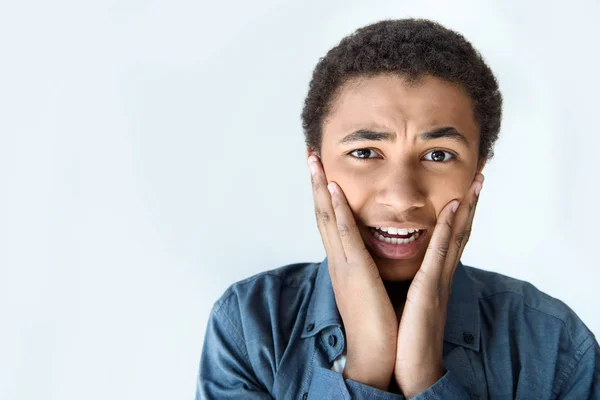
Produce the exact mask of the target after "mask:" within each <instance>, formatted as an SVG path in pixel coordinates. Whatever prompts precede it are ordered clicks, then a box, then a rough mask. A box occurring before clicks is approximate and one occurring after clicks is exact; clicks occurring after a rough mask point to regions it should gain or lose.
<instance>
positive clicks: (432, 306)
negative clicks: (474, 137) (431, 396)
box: [394, 173, 483, 398]
mask: <svg viewBox="0 0 600 400" xmlns="http://www.w3.org/2000/svg"><path fill="white" fill-rule="evenodd" d="M482 184H483V175H482V174H480V173H477V174H476V175H475V178H474V180H473V183H472V184H471V188H470V190H469V192H468V193H467V195H466V196H465V198H464V199H463V200H462V202H461V203H460V206H459V207H458V210H456V213H455V212H453V207H454V206H458V205H459V203H458V200H453V201H451V202H450V203H449V204H447V205H446V207H444V209H443V210H442V211H441V212H440V215H439V217H438V220H437V224H436V227H435V229H434V231H433V235H432V237H431V241H430V242H429V246H428V248H427V252H426V253H425V257H424V259H423V264H422V265H421V268H420V269H419V271H418V272H417V274H416V275H415V277H414V279H413V281H412V283H411V285H410V288H409V290H408V295H407V298H406V303H405V305H404V310H403V311H402V317H401V319H400V324H399V329H398V343H397V352H398V353H397V355H396V364H395V367H394V378H395V379H396V382H397V383H398V386H399V387H400V389H401V390H402V393H403V394H404V396H405V397H407V398H410V397H414V396H415V395H417V394H419V393H421V392H423V391H425V390H426V389H427V388H429V387H430V386H431V385H433V384H434V383H435V382H437V381H438V380H439V379H440V378H441V377H442V376H443V375H444V372H445V371H444V365H443V359H442V357H443V353H442V352H443V344H444V328H445V326H446V313H447V310H448V301H449V298H450V289H451V287H452V280H453V278H454V272H455V271H456V266H457V265H458V261H459V260H460V257H461V255H462V252H463V250H464V248H465V244H466V243H467V241H468V240H469V236H470V233H471V225H472V224H473V217H474V215H475V207H476V205H477V200H478V198H479V191H480V190H481V185H482Z"/></svg>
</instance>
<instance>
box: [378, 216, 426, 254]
mask: <svg viewBox="0 0 600 400" xmlns="http://www.w3.org/2000/svg"><path fill="white" fill-rule="evenodd" d="M398 225H401V226H400V227H401V228H406V227H409V228H415V227H416V226H415V225H414V224H413V225H410V224H395V225H394V224H392V225H378V226H391V227H394V228H395V227H396V226H398ZM419 229H423V232H422V233H421V235H419V237H418V238H417V239H416V240H414V241H412V242H410V243H406V244H404V243H400V244H399V243H397V244H393V243H386V242H382V241H381V240H379V239H377V238H376V237H375V236H374V235H373V230H374V228H372V227H369V228H368V235H369V238H368V240H367V242H368V246H369V247H370V248H371V249H372V250H373V251H374V253H375V254H376V255H378V256H379V257H382V258H388V259H392V260H404V259H408V258H412V257H415V256H416V255H418V254H419V253H420V252H421V250H422V249H423V247H424V246H425V245H426V244H427V241H426V238H427V236H428V231H427V229H425V228H419Z"/></svg>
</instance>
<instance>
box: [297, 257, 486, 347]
mask: <svg viewBox="0 0 600 400" xmlns="http://www.w3.org/2000/svg"><path fill="white" fill-rule="evenodd" d="M332 325H338V326H340V327H341V326H342V318H341V316H340V313H339V311H338V308H337V305H336V302H335V295H334V292H333V286H332V284H331V277H330V276H329V267H328V264H327V258H325V259H324V260H323V261H322V262H321V263H320V264H319V266H318V270H317V276H316V278H315V284H314V290H313V293H312V296H311V299H310V303H309V305H308V312H307V314H306V319H305V322H304V331H303V333H302V337H303V338H306V337H309V336H313V335H315V334H317V333H319V332H320V331H321V330H323V329H325V328H327V327H329V326H332ZM479 327H480V316H479V300H478V296H477V293H476V292H475V283H474V282H473V280H472V278H471V277H470V276H469V274H468V273H467V271H466V269H465V266H464V265H463V264H462V263H461V262H459V263H458V266H457V267H456V271H455V273H454V281H453V282H452V292H451V294H450V301H449V303H448V313H447V315H446V329H445V331H444V341H446V342H450V343H453V344H456V345H459V346H463V347H467V348H469V349H472V350H476V351H479Z"/></svg>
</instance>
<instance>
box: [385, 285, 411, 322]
mask: <svg viewBox="0 0 600 400" xmlns="http://www.w3.org/2000/svg"><path fill="white" fill-rule="evenodd" d="M411 282H412V281H410V280H409V281H386V280H384V281H383V285H384V286H385V290H386V291H387V294H388V296H389V298H390V301H391V302H392V306H393V307H394V310H395V311H396V316H397V317H398V320H399V319H400V316H401V315H402V310H403V309H404V303H405V302H406V295H407V294H408V289H409V288H410V284H411Z"/></svg>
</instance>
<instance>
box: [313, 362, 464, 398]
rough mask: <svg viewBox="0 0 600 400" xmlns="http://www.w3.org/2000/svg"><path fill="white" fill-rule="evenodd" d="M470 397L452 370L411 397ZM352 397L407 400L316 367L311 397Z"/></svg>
mask: <svg viewBox="0 0 600 400" xmlns="http://www.w3.org/2000/svg"><path fill="white" fill-rule="evenodd" d="M470 398H471V397H470V396H469V394H468V393H467V391H466V390H465V389H464V388H463V387H462V386H461V384H460V383H459V382H458V380H457V378H456V377H455V375H454V374H453V373H452V372H451V371H447V372H446V374H445V375H444V376H443V377H442V378H440V380H439V381H437V382H436V383H434V384H433V385H432V386H431V387H430V388H428V389H427V390H425V391H424V392H422V393H419V394H418V395H417V396H415V397H413V398H412V399H411V400H438V399H439V400H442V399H443V400H464V399H470ZM311 399H314V400H322V399H328V400H350V399H365V400H366V399H375V400H404V399H405V398H404V397H403V396H401V395H399V394H394V393H389V392H385V391H383V390H379V389H377V388H374V387H371V386H367V385H364V384H362V383H359V382H356V381H353V380H352V379H346V380H344V378H343V377H342V374H340V373H339V372H334V371H331V370H328V369H326V368H322V367H320V368H317V369H316V370H315V371H314V372H313V376H312V380H311V383H310V389H309V392H308V400H311Z"/></svg>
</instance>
